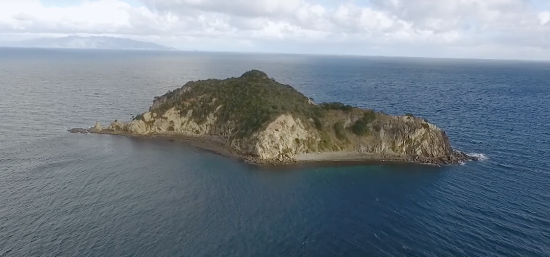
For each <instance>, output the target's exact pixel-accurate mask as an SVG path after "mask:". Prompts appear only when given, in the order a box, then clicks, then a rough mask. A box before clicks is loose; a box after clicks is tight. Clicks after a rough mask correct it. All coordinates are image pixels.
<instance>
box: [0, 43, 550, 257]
mask: <svg viewBox="0 0 550 257" xmlns="http://www.w3.org/2000/svg"><path fill="white" fill-rule="evenodd" d="M250 69H260V70H263V71H265V72H266V73H267V74H268V75H270V76H272V77H273V78H275V79H276V80H278V81H280V82H283V83H287V84H290V85H292V86H294V87H295V88H296V89H298V90H299V91H301V92H303V93H304V94H306V95H307V96H309V97H313V98H315V100H316V101H318V102H320V101H342V102H344V103H347V104H352V105H356V106H360V107H368V108H374V109H377V110H381V111H384V112H386V113H389V114H404V113H409V112H411V113H413V114H415V115H418V116H421V117H424V118H426V119H428V120H429V121H430V122H433V123H435V124H437V125H439V126H440V127H442V128H443V129H445V130H446V131H447V132H448V134H449V136H450V138H451V140H452V143H453V145H454V146H455V148H457V149H459V150H463V151H465V152H468V153H478V154H483V155H484V156H485V157H486V158H487V159H485V160H483V161H480V162H470V163H467V164H466V165H462V166H451V167H442V168H436V167H428V166H414V165H370V166H353V167H339V166H333V167H312V166H307V167H291V168H285V169H276V170H273V169H268V168H262V167H257V166H250V165H247V164H244V163H241V162H239V161H236V160H232V159H228V158H225V157H221V156H218V155H215V154H212V153H209V152H205V151H202V150H199V149H195V148H192V147H188V146H186V145H183V144H180V143H174V142H170V141H158V140H148V139H130V138H124V137H112V136H104V135H103V136H102V135H73V134H69V133H67V132H66V129H67V128H69V127H84V126H90V125H93V123H94V122H95V121H96V120H99V121H102V122H103V123H107V122H108V121H110V120H114V119H116V118H119V119H120V118H125V117H126V118H130V116H131V115H132V114H136V113H139V112H142V111H144V110H146V109H147V108H148V106H149V105H150V103H151V101H152V99H153V96H155V95H161V94H163V93H165V92H166V91H168V90H170V89H173V88H175V87H179V86H181V85H183V84H184V83H185V82H186V81H188V80H196V79H206V78H226V77H231V76H240V75H241V74H242V73H244V72H245V71H247V70H250ZM549 69H550V64H549V63H534V62H511V61H479V60H434V59H407V58H374V57H373V58H366V57H363V58H360V57H321V56H297V55H296V56H293V55H257V54H256V55H252V54H223V53H216V54H213V53H161V52H158V53H157V52H112V51H80V50H78V51H77V50H64V51H62V50H17V49H0V89H1V92H2V94H0V111H1V112H2V122H0V195H1V196H2V197H0V256H550V214H549V213H550V188H549V185H550V160H549V159H548V157H549V156H550V133H549V131H550V114H549V113H548V109H549V107H550V85H549V84H548V81H550V80H549V76H550V75H548V74H550V73H549Z"/></svg>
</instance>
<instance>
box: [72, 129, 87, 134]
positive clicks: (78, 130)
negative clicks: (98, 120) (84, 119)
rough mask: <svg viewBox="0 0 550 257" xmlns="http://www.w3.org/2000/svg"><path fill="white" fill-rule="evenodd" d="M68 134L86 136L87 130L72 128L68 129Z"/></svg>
mask: <svg viewBox="0 0 550 257" xmlns="http://www.w3.org/2000/svg"><path fill="white" fill-rule="evenodd" d="M69 132H71V133H82V134H88V130H87V129H83V128H72V129H69Z"/></svg>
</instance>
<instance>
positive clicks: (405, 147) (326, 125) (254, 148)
mask: <svg viewBox="0 0 550 257" xmlns="http://www.w3.org/2000/svg"><path fill="white" fill-rule="evenodd" d="M268 93H269V94H268ZM243 96H245V97H246V96H248V97H249V98H242V97H243ZM275 97H279V98H277V99H273V98H275ZM258 98H261V99H258ZM251 106H252V107H251ZM71 132H74V133H77V132H86V133H87V132H92V133H101V134H116V135H121V134H122V135H130V136H148V135H163V136H185V137H193V138H203V139H204V140H216V141H219V142H222V143H223V145H224V146H225V147H227V148H230V150H231V151H232V152H234V153H236V155H238V156H240V157H242V158H244V159H246V160H249V161H251V162H256V163H289V162H294V161H295V160H296V156H297V155H301V154H313V153H326V152H342V153H354V154H357V155H358V156H362V154H364V155H365V156H369V157H368V158H372V156H380V158H382V157H383V158H390V159H399V160H406V161H411V162H421V163H435V164H456V163H459V162H462V161H465V160H470V159H472V158H471V157H468V156H467V155H465V154H463V153H460V152H458V151H455V150H453V148H452V147H451V145H450V142H449V138H448V137H447V135H446V133H445V132H444V131H442V130H441V129H439V128H438V127H437V126H435V125H433V124H431V123H428V122H427V121H426V120H424V119H421V118H417V117H412V116H411V115H409V116H389V115H386V114H383V113H376V112H374V111H372V110H364V109H359V108H352V107H351V106H345V105H342V104H339V103H331V104H320V105H318V104H315V103H313V102H312V99H309V98H307V97H305V96H303V95H302V94H300V93H299V92H297V91H295V90H294V89H292V88H291V87H289V86H286V85H281V84H278V83H277V82H275V81H274V80H272V79H269V78H268V77H267V75H265V73H262V72H259V71H251V72H247V73H245V74H244V75H243V76H241V77H240V78H232V79H228V80H221V81H220V80H207V81H199V82H189V83H187V84H186V85H185V86H184V87H182V88H179V89H176V90H174V91H171V92H169V93H167V94H165V95H164V96H161V97H155V100H154V102H153V105H152V106H151V108H150V109H149V111H148V112H145V113H143V114H141V115H138V116H137V117H135V118H134V119H133V120H132V121H129V122H120V121H118V120H115V121H113V122H112V123H111V124H110V125H109V126H108V127H107V128H103V127H101V125H100V124H99V123H96V125H95V126H94V127H93V128H90V129H84V130H80V129H75V130H74V131H73V130H71ZM365 158H367V157H365Z"/></svg>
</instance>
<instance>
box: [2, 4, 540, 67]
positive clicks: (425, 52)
mask: <svg viewBox="0 0 550 257" xmlns="http://www.w3.org/2000/svg"><path fill="white" fill-rule="evenodd" d="M74 34H76V35H81V36H92V35H94V36H116V37H125V38H130V39H135V40H140V41H147V42H153V43H158V44H162V45H165V46H170V47H175V48H177V49H180V50H189V51H194V50H200V51H231V52H267V53H297V54H327V55H370V56H411V57H442V58H490V59H530V60H550V1H549V0H342V1H339V0H232V1H230V0H0V41H17V40H25V39H32V38H39V37H62V36H67V35H74Z"/></svg>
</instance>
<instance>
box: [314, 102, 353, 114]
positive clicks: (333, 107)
mask: <svg viewBox="0 0 550 257" xmlns="http://www.w3.org/2000/svg"><path fill="white" fill-rule="evenodd" d="M319 106H321V108H323V109H325V110H340V111H345V112H350V111H352V110H353V107H352V106H351V105H344V104H343V103H338V102H332V103H322V104H320V105H319Z"/></svg>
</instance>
